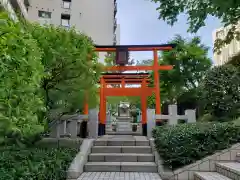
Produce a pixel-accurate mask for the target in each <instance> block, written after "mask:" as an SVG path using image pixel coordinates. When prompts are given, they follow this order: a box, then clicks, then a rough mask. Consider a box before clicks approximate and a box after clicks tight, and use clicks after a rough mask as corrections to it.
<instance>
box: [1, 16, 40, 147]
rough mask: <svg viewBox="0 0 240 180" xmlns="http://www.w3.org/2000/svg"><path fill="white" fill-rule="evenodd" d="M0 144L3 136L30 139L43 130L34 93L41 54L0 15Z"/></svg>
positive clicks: (36, 95)
mask: <svg viewBox="0 0 240 180" xmlns="http://www.w3.org/2000/svg"><path fill="white" fill-rule="evenodd" d="M0 21H1V22H0V23H1V25H0V34H1V37H0V59H1V60H0V119H1V122H0V142H1V143H2V142H3V141H4V138H5V135H9V136H11V134H12V135H13V134H18V136H20V137H21V136H32V135H34V134H36V133H39V132H41V131H42V130H43V124H44V122H41V121H42V120H41V119H40V120H39V119H38V113H39V112H41V111H44V103H43V98H42V96H41V95H40V94H39V92H38V90H39V88H40V85H41V79H42V78H43V74H44V73H43V72H44V67H43V66H42V64H41V57H42V51H41V49H39V48H38V46H37V42H36V41H35V40H34V39H33V38H32V37H31V35H30V34H29V33H28V32H24V31H23V30H22V28H21V25H20V24H19V23H16V22H13V21H12V20H11V19H10V18H9V17H8V15H7V14H4V13H1V14H0Z"/></svg>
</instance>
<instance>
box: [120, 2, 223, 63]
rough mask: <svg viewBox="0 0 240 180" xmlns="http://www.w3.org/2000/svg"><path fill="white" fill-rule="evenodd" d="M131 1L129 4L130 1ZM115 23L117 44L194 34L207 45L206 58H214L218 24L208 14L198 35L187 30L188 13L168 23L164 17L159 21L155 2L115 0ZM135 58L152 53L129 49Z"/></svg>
mask: <svg viewBox="0 0 240 180" xmlns="http://www.w3.org/2000/svg"><path fill="white" fill-rule="evenodd" d="M130 2H131V3H130ZM117 5H118V12H117V23H118V24H120V44H121V45H128V44H131V45H140V44H165V43H167V42H168V41H169V40H171V39H173V38H174V36H175V35H176V34H180V35H181V36H182V37H184V38H191V37H193V36H194V35H197V36H200V37H201V39H202V43H203V44H205V45H206V46H208V47H210V50H209V53H208V55H209V57H210V58H212V57H213V52H212V49H213V42H212V32H213V30H215V29H217V28H219V27H221V23H220V21H219V20H218V19H216V18H213V17H209V18H208V19H207V20H206V26H205V27H203V28H201V29H200V30H199V32H198V33H197V34H190V33H188V32H187V29H188V24H187V15H185V14H182V15H180V16H179V20H178V22H177V23H176V24H175V25H174V26H170V25H168V24H167V23H165V22H164V21H163V20H159V19H158V16H159V13H158V12H157V11H156V8H157V4H155V3H153V2H150V0H118V1H117ZM131 56H132V58H133V59H135V60H139V61H141V60H144V59H151V58H152V53H151V52H131Z"/></svg>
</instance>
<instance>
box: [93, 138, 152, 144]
mask: <svg viewBox="0 0 240 180" xmlns="http://www.w3.org/2000/svg"><path fill="white" fill-rule="evenodd" d="M94 146H149V141H148V140H144V139H142V140H141V139H139V140H135V139H125V140H122V139H97V140H96V141H94Z"/></svg>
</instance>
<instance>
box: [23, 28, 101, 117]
mask: <svg viewBox="0 0 240 180" xmlns="http://www.w3.org/2000/svg"><path fill="white" fill-rule="evenodd" d="M26 28H27V31H29V32H30V33H31V34H32V36H33V38H35V39H36V40H37V42H38V46H39V47H40V48H41V49H42V50H43V57H42V61H41V62H42V64H43V65H44V68H45V76H44V78H43V80H42V90H43V93H44V96H45V102H46V106H47V107H48V108H49V109H54V110H55V109H60V111H61V112H67V113H69V112H74V111H76V110H81V109H82V107H83V104H84V97H85V95H86V94H85V90H88V91H89V95H90V97H89V102H90V106H91V105H96V104H97V97H96V96H97V81H98V80H99V76H100V72H101V66H100V64H99V63H98V62H97V55H96V53H95V52H94V45H93V42H92V40H91V39H90V38H89V37H87V36H86V35H84V34H81V33H79V32H77V31H76V30H75V29H70V30H66V29H64V28H62V27H54V26H52V25H46V26H40V25H38V24H26Z"/></svg>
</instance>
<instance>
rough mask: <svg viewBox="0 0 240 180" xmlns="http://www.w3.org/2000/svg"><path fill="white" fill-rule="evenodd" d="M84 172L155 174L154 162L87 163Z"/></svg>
mask: <svg viewBox="0 0 240 180" xmlns="http://www.w3.org/2000/svg"><path fill="white" fill-rule="evenodd" d="M84 171H85V172H157V165H156V164H155V163H154V162H88V163H86V165H85V166H84Z"/></svg>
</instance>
